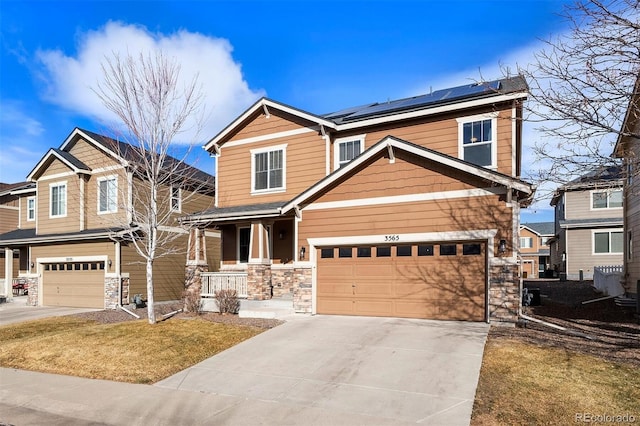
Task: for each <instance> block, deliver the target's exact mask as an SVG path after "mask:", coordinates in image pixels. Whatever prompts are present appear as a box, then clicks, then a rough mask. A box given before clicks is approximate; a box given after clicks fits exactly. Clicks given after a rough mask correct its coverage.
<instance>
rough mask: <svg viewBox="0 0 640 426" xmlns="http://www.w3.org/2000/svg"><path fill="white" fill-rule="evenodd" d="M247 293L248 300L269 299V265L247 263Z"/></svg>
mask: <svg viewBox="0 0 640 426" xmlns="http://www.w3.org/2000/svg"><path fill="white" fill-rule="evenodd" d="M247 293H249V294H248V299H249V300H268V299H271V265H263V264H255V263H249V264H248V265H247Z"/></svg>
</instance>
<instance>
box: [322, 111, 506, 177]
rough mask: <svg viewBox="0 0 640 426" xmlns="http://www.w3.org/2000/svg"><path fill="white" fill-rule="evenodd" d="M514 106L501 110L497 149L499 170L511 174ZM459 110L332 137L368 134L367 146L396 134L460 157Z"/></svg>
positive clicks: (332, 155) (409, 140) (332, 163)
mask: <svg viewBox="0 0 640 426" xmlns="http://www.w3.org/2000/svg"><path fill="white" fill-rule="evenodd" d="M495 111H496V110H494V109H491V108H482V109H476V110H471V111H467V112H465V114H464V115H463V116H462V117H465V116H472V115H476V114H483V113H491V112H495ZM511 112H512V110H511V108H510V107H509V108H504V109H502V110H500V111H499V115H498V119H497V125H498V129H497V135H498V142H497V146H498V152H497V162H498V169H497V171H499V172H500V173H504V174H506V175H509V176H511V175H512V166H511V164H512V163H511V161H512V151H513V145H512V121H511V119H510V117H511ZM458 117H461V116H460V113H456V114H443V115H438V116H435V117H427V118H426V119H425V118H421V119H416V120H411V121H407V122H404V123H390V124H385V125H382V126H376V127H373V128H369V129H357V130H352V131H349V132H342V133H337V134H334V135H333V138H332V139H333V140H334V141H335V139H336V138H343V137H347V136H354V135H361V134H366V138H365V148H366V149H368V148H370V147H371V146H373V145H374V144H376V143H377V142H379V141H380V140H381V139H383V138H384V137H386V136H389V135H390V136H395V137H397V138H400V139H403V140H406V141H408V142H411V143H414V144H416V145H420V146H424V147H426V148H429V149H432V150H434V151H438V152H441V153H443V154H446V155H449V156H452V157H455V158H458V121H457V120H456V118H458ZM334 146H335V145H334V144H332V149H331V151H332V152H331V167H332V168H331V170H334V169H335V164H334V158H335V157H334V152H333V149H334Z"/></svg>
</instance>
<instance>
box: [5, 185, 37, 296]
mask: <svg viewBox="0 0 640 426" xmlns="http://www.w3.org/2000/svg"><path fill="white" fill-rule="evenodd" d="M34 188H35V185H34V184H32V183H30V182H19V183H11V184H9V183H0V234H3V233H5V232H9V231H12V230H14V229H16V228H18V226H19V224H20V214H19V211H20V208H19V206H18V204H19V194H26V193H34V192H35V189H34ZM7 255H9V253H8V252H7V253H5V251H4V250H0V277H4V276H5V274H6V271H8V269H7V267H9V265H7V263H6V260H5V259H6V256H7ZM11 258H12V259H13V260H12V262H11V270H12V272H11V273H10V274H9V278H16V277H17V276H18V270H19V268H20V267H21V265H20V252H19V251H18V250H15V251H14V252H13V254H12V255H11ZM23 269H24V268H23ZM10 294H11V279H9V280H7V281H6V282H5V281H3V279H0V296H9V295H10Z"/></svg>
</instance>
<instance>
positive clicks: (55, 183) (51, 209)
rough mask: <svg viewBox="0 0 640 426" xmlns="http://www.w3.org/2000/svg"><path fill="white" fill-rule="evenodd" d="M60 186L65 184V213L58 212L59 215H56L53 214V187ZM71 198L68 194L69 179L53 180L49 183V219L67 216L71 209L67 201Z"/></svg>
mask: <svg viewBox="0 0 640 426" xmlns="http://www.w3.org/2000/svg"><path fill="white" fill-rule="evenodd" d="M59 186H64V214H58V215H54V214H52V212H53V188H54V187H59ZM68 199H69V194H68V185H67V181H66V180H64V181H59V182H52V183H50V184H49V219H58V218H63V217H67V212H68V211H69V205H68V203H67V200H68Z"/></svg>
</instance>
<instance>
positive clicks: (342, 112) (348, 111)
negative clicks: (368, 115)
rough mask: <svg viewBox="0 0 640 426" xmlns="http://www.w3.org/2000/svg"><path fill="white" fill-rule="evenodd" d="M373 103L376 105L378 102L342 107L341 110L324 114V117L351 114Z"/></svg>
mask: <svg viewBox="0 0 640 426" xmlns="http://www.w3.org/2000/svg"><path fill="white" fill-rule="evenodd" d="M373 105H376V103H371V104H367V105H360V106H356V107H350V108H345V109H341V110H340V111H335V112H330V113H329V114H324V115H323V117H324V118H339V117H344V116H345V115H349V114H352V113H354V112H356V111H360V110H361V109H364V108H369V107H371V106H373Z"/></svg>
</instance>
